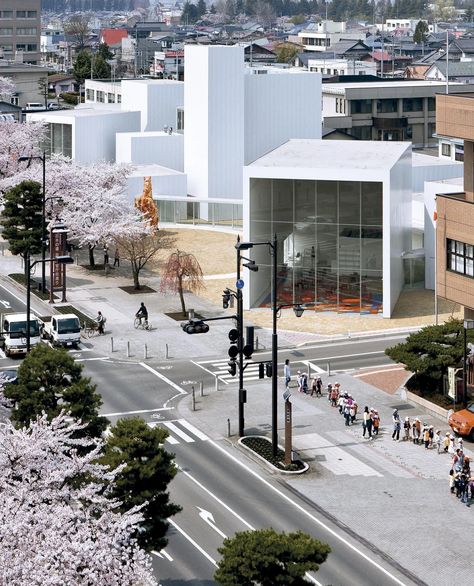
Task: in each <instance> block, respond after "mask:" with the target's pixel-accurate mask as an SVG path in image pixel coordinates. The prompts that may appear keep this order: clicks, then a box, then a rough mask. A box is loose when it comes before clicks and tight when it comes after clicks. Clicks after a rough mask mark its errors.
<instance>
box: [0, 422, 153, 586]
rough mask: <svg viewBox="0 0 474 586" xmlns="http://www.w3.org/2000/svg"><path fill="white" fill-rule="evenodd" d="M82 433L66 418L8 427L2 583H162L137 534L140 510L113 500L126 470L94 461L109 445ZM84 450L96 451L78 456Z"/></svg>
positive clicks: (0, 457)
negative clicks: (121, 506)
mask: <svg viewBox="0 0 474 586" xmlns="http://www.w3.org/2000/svg"><path fill="white" fill-rule="evenodd" d="M80 428H81V426H80V424H78V423H68V422H67V421H66V417H65V415H64V414H61V415H60V416H58V417H56V418H55V419H53V420H52V421H51V422H48V421H47V418H46V416H43V417H39V418H38V419H37V420H36V421H33V422H31V423H30V425H29V426H28V427H26V428H23V429H15V428H14V427H13V425H11V424H10V423H7V424H4V425H2V426H1V428H0V584H8V585H9V586H24V585H26V584H28V586H43V585H44V584H49V585H51V586H56V585H57V586H59V585H63V584H68V586H80V585H82V584H88V585H90V586H103V585H104V584H108V585H111V586H114V585H116V586H121V585H123V584H133V585H134V586H135V585H136V586H156V584H157V583H156V581H155V579H154V577H153V574H152V570H151V564H150V560H149V558H148V556H147V554H146V553H145V552H144V551H143V550H141V549H140V548H139V547H138V546H137V544H136V542H135V541H134V539H133V538H132V537H131V536H132V534H133V532H134V530H136V528H137V526H139V525H140V523H141V521H142V516H141V514H140V511H139V509H138V508H135V509H132V510H130V511H129V512H127V513H118V512H117V506H118V503H117V502H116V501H113V500H111V499H110V498H107V492H108V491H109V490H110V487H111V486H113V483H114V479H115V476H116V474H117V473H118V472H119V470H120V469H116V470H115V471H113V472H111V471H109V470H108V468H107V467H105V466H102V465H99V464H97V463H95V462H96V460H97V458H98V457H99V455H100V451H101V449H102V446H101V445H100V444H97V445H95V446H94V444H93V440H89V439H73V435H74V433H75V432H76V431H77V430H78V429H80ZM85 445H90V446H92V447H93V449H92V450H91V451H90V452H88V453H87V454H86V455H82V452H81V455H79V454H78V452H77V448H78V447H79V446H85ZM84 477H90V478H93V481H91V482H87V483H85V482H80V481H79V479H80V478H84ZM73 479H75V482H71V480H73Z"/></svg>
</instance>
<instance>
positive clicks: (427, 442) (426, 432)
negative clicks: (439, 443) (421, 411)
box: [423, 425, 430, 450]
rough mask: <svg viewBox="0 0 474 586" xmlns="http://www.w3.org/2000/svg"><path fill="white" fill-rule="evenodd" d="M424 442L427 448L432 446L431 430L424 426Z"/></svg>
mask: <svg viewBox="0 0 474 586" xmlns="http://www.w3.org/2000/svg"><path fill="white" fill-rule="evenodd" d="M423 443H424V444H425V450H427V449H428V448H429V447H430V430H429V429H428V428H427V427H426V425H425V427H423Z"/></svg>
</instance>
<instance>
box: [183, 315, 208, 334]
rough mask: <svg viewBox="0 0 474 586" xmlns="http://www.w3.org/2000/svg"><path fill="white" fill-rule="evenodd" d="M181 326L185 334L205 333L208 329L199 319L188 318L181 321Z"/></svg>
mask: <svg viewBox="0 0 474 586" xmlns="http://www.w3.org/2000/svg"><path fill="white" fill-rule="evenodd" d="M181 327H182V329H183V331H184V332H186V333H187V334H205V333H206V332H208V331H209V326H208V325H207V324H206V323H205V322H204V321H203V320H201V319H190V320H189V321H187V322H184V323H182V324H181Z"/></svg>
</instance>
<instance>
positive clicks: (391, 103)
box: [377, 99, 398, 114]
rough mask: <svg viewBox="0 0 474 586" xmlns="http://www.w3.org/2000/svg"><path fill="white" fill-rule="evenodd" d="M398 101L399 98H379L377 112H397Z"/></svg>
mask: <svg viewBox="0 0 474 586" xmlns="http://www.w3.org/2000/svg"><path fill="white" fill-rule="evenodd" d="M397 102H398V100H396V99H388V100H377V113H378V114H389V113H396V112H397Z"/></svg>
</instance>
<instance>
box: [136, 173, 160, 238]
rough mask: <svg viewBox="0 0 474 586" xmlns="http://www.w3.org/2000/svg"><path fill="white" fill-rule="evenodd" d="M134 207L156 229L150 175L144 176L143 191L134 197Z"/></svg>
mask: <svg viewBox="0 0 474 586" xmlns="http://www.w3.org/2000/svg"><path fill="white" fill-rule="evenodd" d="M135 207H136V208H137V209H138V210H140V211H141V212H142V214H143V215H144V216H145V221H146V223H147V224H148V225H149V226H151V227H152V228H155V229H156V230H158V220H159V218H158V208H157V206H156V203H155V201H154V200H153V194H152V186H151V177H145V181H144V185H143V193H142V194H141V195H137V197H136V198H135Z"/></svg>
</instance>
